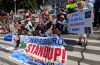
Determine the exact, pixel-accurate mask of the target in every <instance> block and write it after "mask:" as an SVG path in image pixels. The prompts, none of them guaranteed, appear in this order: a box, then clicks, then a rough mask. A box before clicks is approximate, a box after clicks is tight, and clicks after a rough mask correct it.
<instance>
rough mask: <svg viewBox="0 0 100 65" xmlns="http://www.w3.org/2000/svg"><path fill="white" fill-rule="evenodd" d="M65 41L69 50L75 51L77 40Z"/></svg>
mask: <svg viewBox="0 0 100 65" xmlns="http://www.w3.org/2000/svg"><path fill="white" fill-rule="evenodd" d="M64 42H65V45H64V47H65V49H66V50H67V51H74V46H75V45H77V41H75V40H64Z"/></svg>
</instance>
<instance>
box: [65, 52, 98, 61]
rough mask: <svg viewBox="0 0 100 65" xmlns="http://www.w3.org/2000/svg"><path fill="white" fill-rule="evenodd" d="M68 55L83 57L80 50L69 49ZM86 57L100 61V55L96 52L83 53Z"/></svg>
mask: <svg viewBox="0 0 100 65" xmlns="http://www.w3.org/2000/svg"><path fill="white" fill-rule="evenodd" d="M67 54H68V56H74V57H78V58H81V53H80V52H78V51H73V52H72V51H67ZM83 55H84V57H85V59H88V60H93V61H99V62H100V55H96V54H90V53H83Z"/></svg>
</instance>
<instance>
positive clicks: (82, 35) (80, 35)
mask: <svg viewBox="0 0 100 65" xmlns="http://www.w3.org/2000/svg"><path fill="white" fill-rule="evenodd" d="M78 36H79V37H87V35H86V34H78Z"/></svg>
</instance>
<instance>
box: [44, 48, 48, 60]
mask: <svg viewBox="0 0 100 65" xmlns="http://www.w3.org/2000/svg"><path fill="white" fill-rule="evenodd" d="M48 51H49V48H48V46H45V47H44V51H43V57H44V58H46V57H47V55H48Z"/></svg>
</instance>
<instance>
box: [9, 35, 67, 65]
mask: <svg viewBox="0 0 100 65" xmlns="http://www.w3.org/2000/svg"><path fill="white" fill-rule="evenodd" d="M20 42H21V43H22V44H21V46H20V49H19V50H17V51H15V52H13V53H12V55H11V56H10V57H11V58H12V59H14V60H17V61H20V62H23V63H25V64H29V65H34V64H36V65H66V58H67V53H66V50H65V48H64V47H63V40H62V39H60V38H59V37H58V36H51V37H38V36H21V37H20Z"/></svg>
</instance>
